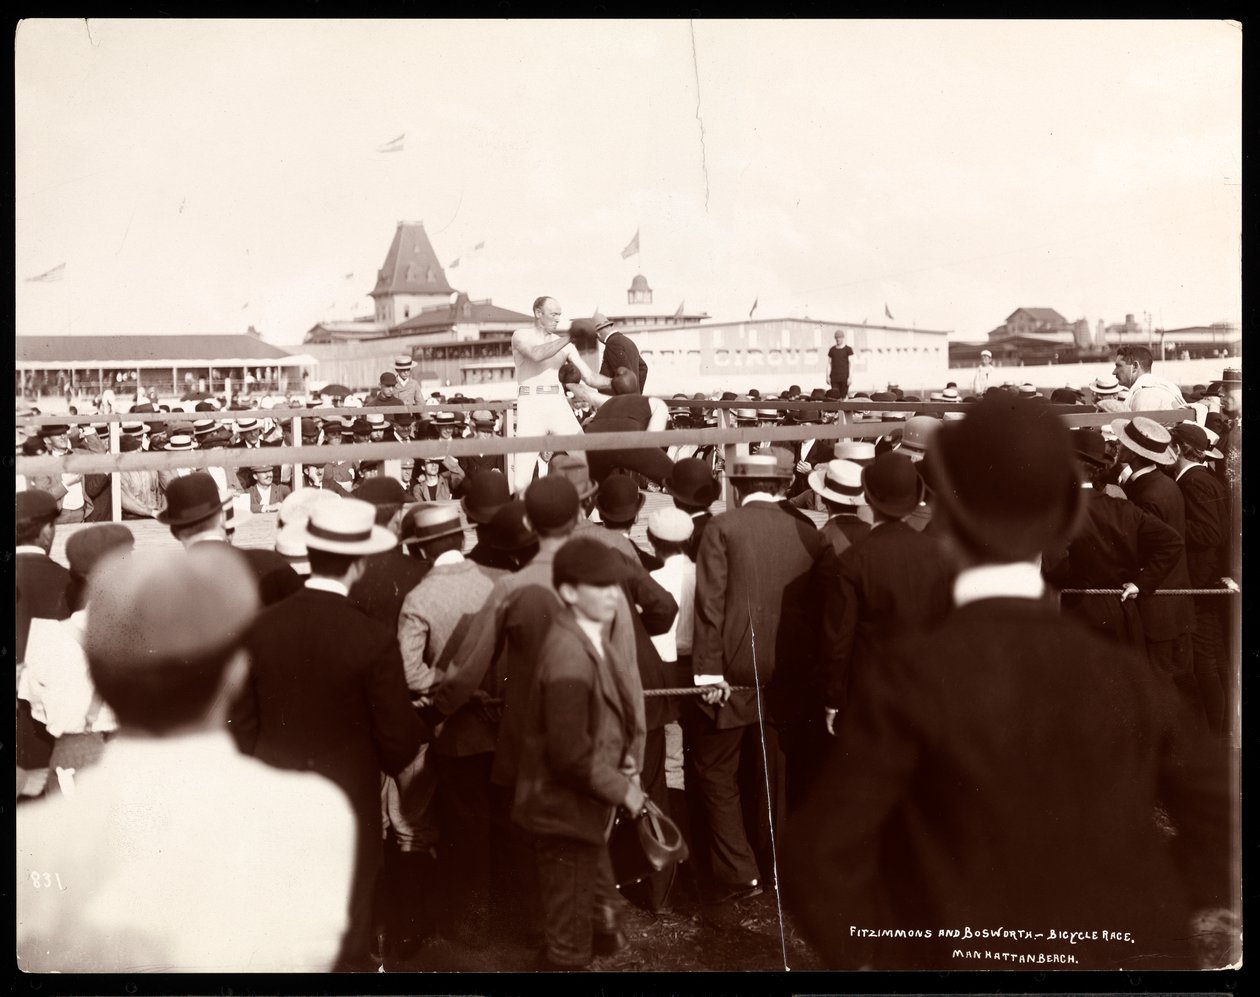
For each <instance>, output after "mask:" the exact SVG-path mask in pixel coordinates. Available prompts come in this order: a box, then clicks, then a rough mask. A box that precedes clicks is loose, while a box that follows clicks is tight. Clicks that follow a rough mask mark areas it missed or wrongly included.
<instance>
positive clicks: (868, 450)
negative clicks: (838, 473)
mask: <svg viewBox="0 0 1260 997" xmlns="http://www.w3.org/2000/svg"><path fill="white" fill-rule="evenodd" d="M834 453H835V458H836V460H850V461H853V462H854V463H855V464H857V465H858V466H859V467H861V466H862V465H864V464H869V463H870V462H871V461H873V460H874V459H875V444H874V443H872V442H871V441H870V440H836V445H835V449H834Z"/></svg>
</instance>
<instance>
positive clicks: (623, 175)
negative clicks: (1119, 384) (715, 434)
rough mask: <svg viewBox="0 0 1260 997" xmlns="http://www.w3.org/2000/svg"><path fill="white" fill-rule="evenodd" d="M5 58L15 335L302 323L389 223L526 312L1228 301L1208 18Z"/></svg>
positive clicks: (167, 25) (221, 329) (29, 52)
mask: <svg viewBox="0 0 1260 997" xmlns="http://www.w3.org/2000/svg"><path fill="white" fill-rule="evenodd" d="M693 30H694V52H695V58H694V59H693V55H692V53H693ZM697 78H698V81H699V83H698V104H697ZM15 87H16V91H15V110H16V121H15V139H16V164H15V165H16V182H15V196H16V237H17V238H16V250H15V252H16V274H15V278H16V279H15V287H16V307H17V332H18V334H26V335H37V334H42V335H49V334H58V335H60V334H95V335H121V334H136V333H172V334H173V333H193V332H196V333H240V332H244V331H245V330H246V328H247V327H248V326H249V325H251V324H252V325H254V326H256V327H257V328H258V329H259V330H260V331H261V332H262V333H263V336H264V338H265V339H267V340H268V341H269V342H272V343H276V344H279V345H291V344H296V343H300V342H301V341H302V337H303V335H304V334H305V332H306V331H307V330H308V329H309V328H310V327H311V326H312V325H314V324H315V323H316V322H319V321H321V320H326V319H337V318H342V319H348V318H351V317H353V316H355V315H362V314H367V313H370V311H371V300H370V298H368V296H367V295H368V292H369V291H370V290H371V288H372V285H373V283H374V281H375V274H376V270H377V268H378V267H380V266H381V264H382V263H383V262H384V259H385V254H386V252H387V250H388V248H389V243H390V240H391V238H392V237H393V233H394V229H395V226H396V224H397V222H398V221H400V220H414V221H423V222H424V223H425V226H426V228H427V230H428V233H429V236H430V238H431V239H432V241H433V243H434V247H435V249H436V251H437V253H438V257H439V259H440V260H441V262H442V263H443V264H444V265H448V264H449V263H450V262H451V261H453V260H454V259H456V258H457V257H461V258H464V261H463V262H461V264H460V266H459V267H458V268H456V269H448V270H447V278H448V280H449V281H450V283H451V285H452V286H453V287H456V288H459V289H461V290H466V291H468V292H469V293H470V294H471V295H472V296H473V297H474V298H492V299H493V300H494V301H495V303H496V304H499V305H502V306H504V307H508V308H513V309H515V310H517V311H522V312H528V311H529V305H530V302H531V301H532V300H533V298H534V297H536V296H537V295H539V294H543V293H547V294H552V295H554V296H556V297H557V298H558V300H559V301H560V302H561V305H562V307H563V309H564V313H565V315H566V316H567V317H574V316H577V315H583V314H589V313H590V312H591V311H592V310H593V309H594V308H596V307H597V306H600V307H602V308H603V310H605V311H613V310H615V306H616V305H617V304H619V303H624V302H625V290H626V287H627V286H628V285H629V282H630V279H631V277H633V276H634V274H635V273H636V272H639V271H640V270H641V271H642V272H643V273H644V274H645V275H646V276H647V277H648V279H649V281H650V282H651V284H652V287H653V289H654V290H655V292H656V303H657V304H659V305H660V306H661V307H662V309H663V310H665V311H667V312H672V311H673V309H674V308H676V307H677V305H678V304H679V302H680V301H683V300H684V299H685V301H686V304H687V307H688V310H704V311H707V312H708V313H709V314H710V315H711V316H712V317H713V318H714V319H717V320H738V319H741V318H746V317H747V315H748V311H749V309H750V307H751V306H752V303H753V301H754V300H756V301H757V302H758V306H757V317H758V318H782V317H791V316H806V315H807V316H809V317H811V318H817V319H824V320H828V321H837V322H860V321H862V320H864V319H865V320H868V321H870V322H871V323H880V322H886V321H887V320H886V319H885V318H884V308H885V306H887V308H888V310H889V311H890V312H891V314H892V315H893V317H894V323H893V324H897V325H905V326H910V325H915V326H917V327H919V328H926V329H948V330H951V331H953V333H954V338H956V339H973V340H975V339H981V338H983V337H984V335H985V333H987V332H988V330H990V329H991V328H993V327H994V326H996V325H999V324H1000V323H1001V322H1002V320H1003V319H1004V318H1005V317H1006V316H1007V315H1008V314H1010V313H1011V312H1012V311H1014V310H1015V309H1016V308H1018V307H1021V306H1024V307H1048V308H1054V309H1057V310H1058V311H1059V312H1061V313H1062V314H1063V315H1064V316H1066V317H1067V318H1068V319H1070V320H1071V319H1077V318H1081V317H1084V318H1086V319H1087V320H1088V321H1089V324H1090V326H1091V328H1092V327H1093V326H1094V324H1095V323H1096V322H1097V320H1098V319H1099V318H1102V319H1104V320H1105V321H1106V322H1107V323H1109V324H1110V323H1112V322H1121V321H1123V320H1124V315H1125V313H1126V312H1132V313H1134V314H1135V315H1136V316H1137V319H1138V321H1139V322H1143V321H1144V317H1145V314H1146V313H1149V314H1150V316H1151V321H1152V323H1153V324H1154V326H1155V327H1156V328H1160V327H1163V328H1178V327H1181V326H1187V325H1198V324H1206V323H1210V322H1213V321H1231V322H1235V323H1238V322H1239V321H1240V319H1241V310H1242V306H1241V279H1240V252H1241V187H1240V185H1239V184H1240V179H1241V156H1242V135H1241V87H1242V31H1241V27H1240V26H1239V25H1237V24H1236V23H1231V22H1222V21H1211V20H1201V21H1114V22H1112V21H1049V22H1037V21H1011V22H1002V21H906V20H886V21H844V20H840V21H799V20H791V21H697V22H694V24H693V23H692V22H688V21H685V20H657V21H651V20H646V21H642V20H641V21H624V22H607V21H601V22H594V21H589V22H585V21H565V22H546V21H441V20H431V21H425V20H412V21H313V20H275V21H252V20H251V21H246V20H218V21H197V20H183V21H180V20H175V21H171V20H104V21H98V20H92V21H88V22H84V21H82V20H28V21H24V22H22V23H21V24H20V25H19V27H18V31H17V34H16V39H15ZM702 128H703V141H702V139H701V136H702ZM404 134H405V136H406V138H405V142H404V149H403V151H402V152H394V153H384V152H379V151H377V148H378V147H379V146H381V145H383V144H385V143H388V142H389V141H390V140H391V139H394V138H396V137H397V136H399V135H404ZM636 229H637V230H639V231H640V232H641V240H640V241H641V247H642V252H641V254H640V255H639V256H637V257H632V258H631V259H629V260H623V259H622V258H621V250H622V248H623V247H624V246H625V245H626V244H627V243H628V242H629V241H630V239H631V238H632V237H633V235H634V233H635V231H636ZM479 242H485V244H486V245H485V249H484V250H482V251H481V252H480V253H478V254H476V255H475V256H474V257H473V258H471V259H468V258H467V257H468V253H469V251H470V250H471V249H472V248H473V246H474V245H475V244H476V243H479ZM61 264H65V270H64V278H63V279H61V280H59V281H44V282H32V281H30V280H29V279H28V278H31V277H35V276H38V275H40V274H44V273H46V272H48V271H50V270H52V269H53V268H55V267H58V266H59V265H61ZM351 274H352V275H353V276H347V275H351Z"/></svg>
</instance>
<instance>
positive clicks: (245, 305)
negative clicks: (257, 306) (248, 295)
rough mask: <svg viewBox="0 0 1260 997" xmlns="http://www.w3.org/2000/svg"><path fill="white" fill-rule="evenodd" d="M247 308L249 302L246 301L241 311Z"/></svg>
mask: <svg viewBox="0 0 1260 997" xmlns="http://www.w3.org/2000/svg"><path fill="white" fill-rule="evenodd" d="M248 307H249V302H248V301H246V302H245V304H243V305H241V311H244V310H245V309H246V308H248Z"/></svg>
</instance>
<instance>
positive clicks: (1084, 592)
mask: <svg viewBox="0 0 1260 997" xmlns="http://www.w3.org/2000/svg"><path fill="white" fill-rule="evenodd" d="M1234 584H1235V585H1237V584H1238V583H1237V582H1235V583H1234ZM1123 594H1124V589H1060V590H1059V595H1123ZM1241 594H1242V590H1241V589H1239V588H1219V589H1156V590H1155V591H1154V592H1148V593H1146V595H1145V596H1144V597H1143V598H1149V597H1150V596H1153V595H1241Z"/></svg>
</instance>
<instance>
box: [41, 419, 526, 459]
mask: <svg viewBox="0 0 1260 997" xmlns="http://www.w3.org/2000/svg"><path fill="white" fill-rule="evenodd" d="M185 415H191V416H201V417H200V418H178V417H175V418H172V419H170V420H162V421H158V420H154V421H141V420H135V421H130V422H127V421H125V422H123V423H121V425H120V427H119V432H120V436H119V450H120V451H121V452H123V453H128V452H131V451H135V450H169V451H189V450H198V449H210V448H214V447H232V446H250V447H252V446H281V445H286V444H290V443H292V442H293V441H292V440H291V438H290V436H291V427H292V422H291V420H289V419H271V418H267V417H263V418H261V419H259V418H257V417H254V416H242V417H240V418H221V419H216V418H208V417H206V416H205V414H204V412H202V411H197V412H195V413H185ZM500 421H501V420H500V418H499V416H498V415H496V413H494V412H492V411H490V410H488V409H486V410H477V411H473V412H471V413H464V412H454V411H440V410H439V411H429V410H428V409H427V408H426V410H425V411H423V412H421V413H419V414H418V415H413V414H412V413H410V412H396V413H389V414H382V413H379V412H371V411H365V412H364V413H363V414H362V415H359V416H351V415H343V416H336V415H333V416H312V417H302V418H301V433H302V443H304V444H314V443H318V442H325V443H327V442H355V443H367V442H382V441H387V440H390V441H405V440H411V439H437V438H440V437H441V436H443V435H455V434H456V433H464V432H481V433H492V432H495V431H496V429H497V428H498V427H499V425H500ZM444 429H449V430H451V432H450V433H446V434H443V432H442V431H443V430H444ZM32 434H33V435H32ZM93 434H95V435H97V436H98V437H100V438H101V439H102V440H103V441H105V440H108V438H109V426H108V424H106V423H101V424H99V425H93V424H90V423H89V424H87V425H84V426H82V427H80V428H78V429H77V430H74V431H72V429H71V427H70V425H69V424H68V423H57V424H52V423H50V424H46V425H43V426H38V427H33V428H32V427H27V426H23V425H22V424H20V423H19V425H18V426H17V433H16V436H17V439H16V448H17V452H18V453H21V454H23V455H24V456H40V455H43V454H46V453H54V454H55V453H59V452H64V451H67V450H69V449H71V446H70V440H71V437H72V436H73V435H93Z"/></svg>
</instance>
